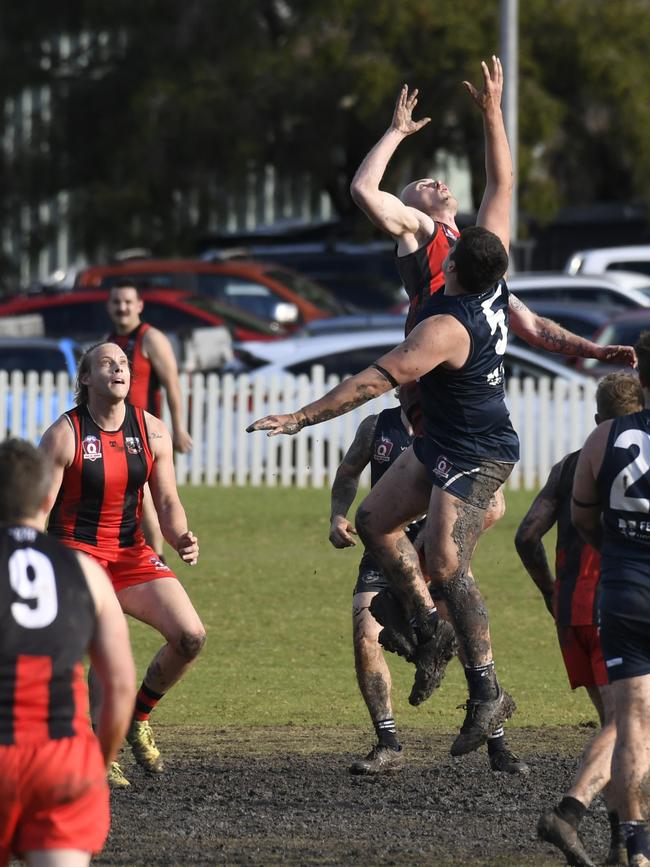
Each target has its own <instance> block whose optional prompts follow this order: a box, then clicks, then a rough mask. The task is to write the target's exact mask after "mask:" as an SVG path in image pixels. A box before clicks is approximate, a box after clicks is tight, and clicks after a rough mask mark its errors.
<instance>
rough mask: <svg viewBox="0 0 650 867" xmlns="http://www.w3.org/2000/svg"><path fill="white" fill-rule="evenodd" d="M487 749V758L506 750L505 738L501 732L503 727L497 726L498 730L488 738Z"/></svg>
mask: <svg viewBox="0 0 650 867" xmlns="http://www.w3.org/2000/svg"><path fill="white" fill-rule="evenodd" d="M487 748H488V755H489V756H491V755H493V754H494V753H498V752H499V751H500V750H505V749H506V736H505V732H504V730H503V726H499V728H498V729H496V730H495V731H493V732H492V734H491V735H490V736H489V737H488V739H487Z"/></svg>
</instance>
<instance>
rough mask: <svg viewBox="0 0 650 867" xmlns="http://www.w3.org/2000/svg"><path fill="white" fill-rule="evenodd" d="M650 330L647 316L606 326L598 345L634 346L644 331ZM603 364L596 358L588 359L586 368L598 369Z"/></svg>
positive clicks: (599, 337) (599, 336)
mask: <svg viewBox="0 0 650 867" xmlns="http://www.w3.org/2000/svg"><path fill="white" fill-rule="evenodd" d="M648 330H650V320H649V319H648V317H647V316H640V317H639V318H638V319H629V320H626V321H624V322H612V323H611V324H610V325H607V326H605V328H603V330H602V331H601V333H600V334H599V335H598V339H597V340H596V343H598V344H599V345H600V346H609V345H610V344H611V345H615V346H616V345H618V346H634V344H635V343H636V342H637V340H638V339H639V335H640V334H641V332H642V331H648ZM599 364H602V362H600V361H598V360H597V359H595V358H587V359H585V361H584V365H583V366H584V367H585V368H592V367H596V366H597V365H599Z"/></svg>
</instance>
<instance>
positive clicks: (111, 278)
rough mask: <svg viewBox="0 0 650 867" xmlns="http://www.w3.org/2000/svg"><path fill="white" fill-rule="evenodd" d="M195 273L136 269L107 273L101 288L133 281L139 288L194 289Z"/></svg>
mask: <svg viewBox="0 0 650 867" xmlns="http://www.w3.org/2000/svg"><path fill="white" fill-rule="evenodd" d="M195 280H196V278H195V275H194V274H188V273H186V272H184V271H160V272H154V271H152V272H147V271H134V272H132V273H131V274H127V273H124V272H122V273H120V274H106V275H105V276H104V277H102V281H101V283H100V288H101V289H110V288H111V287H112V286H115V285H116V284H117V283H126V282H132V283H133V284H134V285H135V286H137V287H138V289H188V290H190V291H192V292H193V291H194V290H195V289H196V285H195Z"/></svg>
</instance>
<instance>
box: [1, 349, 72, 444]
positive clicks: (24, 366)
mask: <svg viewBox="0 0 650 867" xmlns="http://www.w3.org/2000/svg"><path fill="white" fill-rule="evenodd" d="M81 351H82V350H81V347H80V346H79V345H78V344H77V343H75V341H73V340H69V339H67V338H64V339H62V340H52V339H47V338H38V337H31V338H30V337H0V371H5V372H6V374H7V386H6V387H7V391H6V392H4V393H3V394H0V438H1V439H4V438H5V437H6V436H7V435H12V436H20V437H28V438H30V439H36V438H37V437H38V436H40V435H41V434H42V433H43V430H44V429H45V428H46V427H47V426H48V425H49V424H51V423H52V422H53V421H54V419H56V418H57V417H58V416H59V415H60V414H61V413H62V412H64V411H65V410H66V409H68V408H69V407H70V406H72V402H73V395H72V387H71V386H72V383H73V382H74V378H75V375H76V372H77V362H78V360H79V357H80V355H81ZM32 371H33V372H35V373H37V374H39V375H41V374H43V373H45V372H46V371H50V372H51V373H53V374H54V376H55V377H56V376H57V374H60V373H65V374H67V375H68V377H69V386H70V387H68V388H66V389H65V390H64V392H62V393H61V392H60V391H59V389H58V388H56V387H55V386H54V384H53V389H52V394H51V397H50V398H49V400H47V401H46V402H45V403H44V402H43V399H42V397H41V396H40V395H38V396H37V399H36V401H35V402H34V404H33V405H31V412H30V398H29V395H28V393H27V390H26V389H25V388H22V389H20V391H19V392H18V393H17V394H14V390H13V376H12V374H14V373H16V372H18V373H21V374H23V376H25V375H26V374H28V373H30V372H32ZM22 383H23V386H24V385H25V379H23V381H22ZM0 388H4V386H0ZM16 400H17V401H18V403H16ZM16 406H19V407H20V411H19V413H18V415H16V413H15V407H16ZM2 409H4V413H5V415H4V418H2Z"/></svg>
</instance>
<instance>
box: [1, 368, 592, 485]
mask: <svg viewBox="0 0 650 867" xmlns="http://www.w3.org/2000/svg"><path fill="white" fill-rule="evenodd" d="M338 381H339V379H338V377H329V378H328V379H326V378H325V377H324V373H323V369H322V368H318V367H315V368H314V369H313V371H312V376H311V378H309V377H307V376H298V377H294V376H292V375H289V374H287V375H284V376H276V377H273V378H270V379H265V378H262V377H256V376H248V375H243V376H239V377H234V376H232V375H230V374H228V375H226V376H218V375H217V374H208V375H204V374H202V373H195V374H191V375H190V374H186V373H183V374H181V392H182V396H183V403H184V412H185V417H186V419H187V421H188V429H189V431H190V433H191V435H192V439H193V440H194V449H193V451H192V452H191V454H189V455H180V454H177V455H176V475H177V479H178V482H179V484H190V485H204V484H205V485H217V484H218V485H224V486H227V485H247V484H250V485H271V486H280V487H289V486H292V485H296V486H297V487H307V486H311V487H315V488H321V487H323V486H329V485H330V484H331V483H332V481H333V479H334V475H335V473H336V469H337V467H338V465H339V463H340V461H341V458H342V457H343V455H344V454H345V451H346V450H347V448H348V446H349V445H350V443H351V442H352V439H353V437H354V434H355V431H356V429H357V427H358V425H359V423H360V421H361V419H362V418H364V417H365V416H366V415H368V414H370V413H373V412H378V411H379V410H381V409H384V408H385V407H389V406H394V405H395V403H396V402H395V398H394V397H393V394H392V392H389V393H388V394H386V395H383V396H382V397H381V398H377V399H376V400H374V401H372V402H371V403H368V404H366V405H365V406H362V407H359V408H357V409H356V410H354V411H353V412H351V413H348V414H347V415H345V416H341V417H340V418H336V419H332V420H331V421H328V422H325V423H323V424H321V425H317V426H315V427H310V428H305V429H304V430H303V431H301V432H300V433H299V434H298V435H297V436H295V437H287V436H278V437H267V436H266V435H265V434H264V433H254V434H247V433H246V432H245V429H246V427H247V425H248V424H250V422H251V421H252V420H254V419H256V418H260V417H261V416H264V415H270V414H273V413H283V412H290V411H292V410H294V409H296V408H298V407H300V406H303V405H304V404H306V403H309V402H310V401H312V400H315V399H316V398H318V397H321V396H322V395H323V394H324V393H325V392H326V391H328V390H329V389H330V388H332V387H333V386H334V385H336V384H337V382H338ZM595 391H596V383H595V382H589V383H588V384H587V385H586V386H584V387H583V386H582V385H580V384H578V383H575V382H571V381H567V380H565V379H560V378H558V379H555V380H550V379H540V380H533V379H523V380H519V379H514V378H513V379H511V380H510V381H509V383H508V405H509V407H510V412H511V416H512V421H513V425H514V427H515V429H516V430H517V432H518V433H519V437H520V440H521V460H520V462H519V464H518V465H517V466H516V468H515V470H514V471H513V473H512V475H511V477H510V480H509V483H508V484H509V486H510V487H511V488H514V489H517V488H522V487H523V488H524V489H526V490H531V489H534V488H536V487H538V485H539V484H540V482H543V481H544V480H545V479H546V477H547V475H548V472H549V470H550V468H551V466H552V465H553V464H554V463H555V462H556V461H558V460H559V459H560V458H561V457H562V456H563V455H565V454H566V453H567V452H569V451H573V450H574V449H578V448H580V446H581V445H582V443H583V442H584V439H585V437H586V435H587V434H588V433H589V431H590V430H591V429H592V428H593V427H594V413H595ZM71 405H72V395H71V383H70V382H69V380H68V377H67V376H66V374H57V375H56V377H55V376H53V375H52V374H51V373H44V374H42V375H41V376H40V377H39V375H38V374H36V373H28V374H27V375H26V376H23V375H22V374H21V373H20V372H14V373H11V374H10V375H8V374H7V373H6V371H0V438H3V439H4V438H5V437H7V436H22V437H25V438H26V439H29V440H30V441H32V442H35V443H36V442H38V441H39V439H40V437H41V436H42V434H43V431H44V430H46V429H47V427H48V426H49V425H50V424H51V423H52V422H53V421H54V420H55V419H56V418H57V417H58V416H59V415H60V414H61V413H62V412H64V411H65V410H66V409H68V408H69V407H70V406H71ZM16 408H18V412H16ZM165 418H166V421H167V423H168V424H169V413H168V411H167V409H165ZM368 481H369V474H368V470H366V472H365V473H364V476H363V477H362V484H367V483H368Z"/></svg>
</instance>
